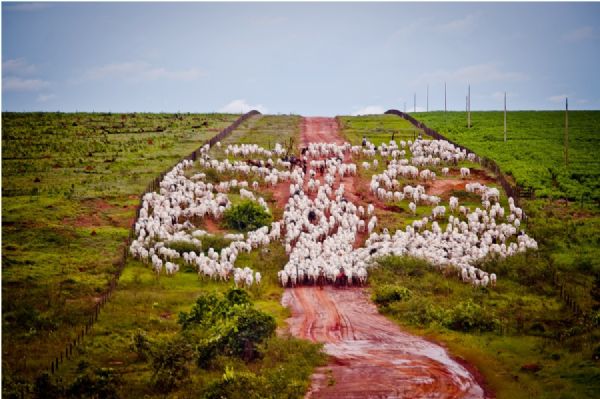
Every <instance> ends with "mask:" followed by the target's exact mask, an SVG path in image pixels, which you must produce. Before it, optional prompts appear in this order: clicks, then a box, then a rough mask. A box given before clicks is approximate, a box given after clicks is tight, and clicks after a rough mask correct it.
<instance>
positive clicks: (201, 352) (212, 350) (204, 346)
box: [196, 338, 223, 370]
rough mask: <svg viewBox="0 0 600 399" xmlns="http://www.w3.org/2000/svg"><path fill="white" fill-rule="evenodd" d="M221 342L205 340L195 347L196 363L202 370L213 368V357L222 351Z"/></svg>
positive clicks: (218, 340)
mask: <svg viewBox="0 0 600 399" xmlns="http://www.w3.org/2000/svg"><path fill="white" fill-rule="evenodd" d="M222 346H223V344H222V340H220V339H218V338H216V339H205V340H202V341H201V342H200V343H199V344H198V345H197V346H196V363H197V364H198V367H200V368H202V369H205V370H206V369H210V368H212V367H213V361H214V359H215V357H216V356H217V355H218V354H219V352H221V351H222V350H223V348H222Z"/></svg>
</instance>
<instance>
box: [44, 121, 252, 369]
mask: <svg viewBox="0 0 600 399" xmlns="http://www.w3.org/2000/svg"><path fill="white" fill-rule="evenodd" d="M259 114H260V112H258V111H256V110H252V111H250V112H247V113H245V114H243V115H242V116H240V117H239V118H238V119H236V120H235V122H233V123H232V124H231V125H229V126H228V127H226V128H225V129H223V130H222V131H220V132H219V133H218V134H217V135H215V136H214V137H212V138H211V139H209V140H207V141H205V142H204V143H202V145H201V146H200V147H198V148H197V149H196V150H194V151H192V152H191V153H190V154H189V155H187V156H185V157H183V158H181V159H180V160H179V161H177V164H179V163H180V162H181V161H183V160H192V161H195V160H196V159H197V158H198V156H199V155H200V154H201V150H202V147H204V146H205V145H207V144H208V145H210V146H211V147H212V146H213V145H214V144H215V143H217V142H218V141H221V140H223V139H224V138H225V137H227V136H228V135H230V134H231V132H233V131H234V130H235V129H237V128H238V127H239V126H240V125H241V124H242V123H243V122H245V121H246V120H248V119H249V118H251V117H252V116H254V115H259ZM171 169H172V168H169V169H167V170H165V171H164V172H162V173H161V174H160V175H159V176H157V177H156V178H154V180H152V181H151V182H150V183H148V185H147V186H146V189H145V190H144V192H143V193H142V194H140V196H139V203H138V205H137V207H136V210H135V220H137V219H138V218H139V216H140V209H141V208H142V202H143V197H144V195H145V194H146V193H149V192H155V191H158V190H159V188H160V182H161V181H162V179H163V178H164V177H165V175H166V174H167V173H169V171H170V170H171ZM134 237H135V222H134V223H132V224H131V227H130V229H129V235H128V237H127V239H126V240H125V242H124V244H125V245H124V247H123V251H122V253H121V258H120V259H119V262H118V263H117V270H116V271H115V273H114V274H113V275H112V277H111V279H110V281H109V283H108V287H107V289H106V291H105V292H104V293H103V294H102V296H100V298H99V299H98V301H97V302H96V304H95V305H94V307H93V308H92V310H91V312H90V315H89V317H88V319H87V321H86V323H85V324H84V325H83V326H81V327H77V330H76V331H75V338H73V339H72V340H71V342H69V343H68V344H66V345H65V348H64V350H62V351H61V352H60V354H58V355H57V356H56V357H55V358H54V359H53V360H52V362H51V363H50V366H49V367H48V371H49V372H50V373H51V374H54V373H55V372H56V371H58V369H59V367H60V365H61V364H62V363H63V362H64V361H66V360H69V359H70V358H71V357H73V349H75V348H77V347H78V346H79V345H81V344H82V343H83V341H84V338H85V336H86V335H87V334H88V333H89V332H90V330H91V329H92V327H93V325H94V323H95V322H96V321H97V320H98V316H99V314H100V310H101V309H102V308H103V307H104V305H106V303H107V302H108V301H109V299H110V298H111V297H112V295H113V293H114V291H115V289H116V288H117V283H118V281H119V278H120V277H121V273H122V272H123V269H124V268H125V264H126V262H127V256H128V250H129V245H130V244H131V242H132V240H133V238H134Z"/></svg>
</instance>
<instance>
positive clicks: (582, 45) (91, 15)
mask: <svg viewBox="0 0 600 399" xmlns="http://www.w3.org/2000/svg"><path fill="white" fill-rule="evenodd" d="M598 71H600V3H576V4H573V3H2V110H10V111H31V110H45V111H57V110H60V111H66V112H68V111H112V112H119V111H122V112H129V111H139V112H142V111H146V112H159V111H166V112H176V111H181V112H212V111H227V112H236V113H237V112H240V111H246V110H247V109H248V108H258V109H259V110H261V111H263V112H268V113H290V112H293V113H298V114H303V115H338V114H354V113H365V112H374V113H376V112H380V111H382V110H387V109H389V108H397V109H403V108H404V104H405V103H406V107H407V109H408V110H412V109H413V95H414V93H417V107H418V109H424V108H425V107H426V91H427V85H429V109H443V107H444V96H443V95H444V81H446V82H447V87H448V108H449V109H453V110H462V109H464V106H465V95H466V91H467V84H468V83H470V84H471V93H472V100H471V108H472V109H473V110H480V109H484V110H488V109H501V108H502V96H503V92H504V91H507V92H508V105H509V109H560V108H561V107H563V106H564V105H563V103H564V97H565V96H569V104H570V108H572V109H600V78H599V74H598Z"/></svg>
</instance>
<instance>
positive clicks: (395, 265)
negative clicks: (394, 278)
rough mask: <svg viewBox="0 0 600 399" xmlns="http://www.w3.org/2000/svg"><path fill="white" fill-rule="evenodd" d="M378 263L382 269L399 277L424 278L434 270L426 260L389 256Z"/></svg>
mask: <svg viewBox="0 0 600 399" xmlns="http://www.w3.org/2000/svg"><path fill="white" fill-rule="evenodd" d="M377 263H378V264H379V266H380V267H381V268H383V269H385V270H387V271H390V272H392V273H394V274H395V275H398V276H409V277H422V276H424V275H425V272H427V271H428V270H431V268H432V267H431V265H430V264H429V263H427V261H426V260H423V259H419V258H412V257H409V256H387V257H385V258H383V259H380V260H378V261H377Z"/></svg>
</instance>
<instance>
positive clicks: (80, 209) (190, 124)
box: [2, 113, 238, 377]
mask: <svg viewBox="0 0 600 399" xmlns="http://www.w3.org/2000/svg"><path fill="white" fill-rule="evenodd" d="M237 117H238V116H237V115H224V114H179V115H174V114H63V113H26V114H22V113H3V114H2V126H3V129H2V238H3V240H2V280H3V282H2V300H3V301H2V302H3V314H2V316H3V318H2V327H3V332H4V334H2V340H3V348H4V353H3V358H2V359H3V366H4V367H3V369H4V370H5V372H6V373H10V372H14V373H17V374H20V375H26V376H29V377H31V376H33V375H35V374H36V373H38V372H39V371H40V370H41V369H42V368H46V367H48V365H49V364H50V361H51V359H52V358H53V357H54V356H55V354H56V353H58V352H59V351H60V350H62V348H63V346H64V344H65V343H66V342H68V341H69V340H70V339H71V338H72V337H73V336H74V334H75V330H76V326H79V325H81V324H82V322H84V321H85V320H87V317H88V316H89V311H90V309H91V308H92V307H93V305H94V303H95V300H96V299H97V298H98V297H99V296H100V295H101V294H102V293H103V292H104V291H105V289H106V286H107V283H108V281H109V280H110V277H111V275H112V274H113V273H114V271H115V270H116V264H117V262H118V260H119V258H120V255H121V251H122V248H123V243H124V240H125V238H126V237H127V235H128V233H129V226H130V224H131V223H132V222H133V218H134V216H135V207H136V205H137V203H138V198H139V195H140V194H141V193H142V192H143V190H144V189H145V187H146V185H147V184H148V183H149V182H150V181H151V180H152V179H154V177H155V176H156V175H158V174H159V173H160V172H162V171H164V170H166V169H167V168H169V167H171V166H173V165H174V164H175V163H176V162H177V160H178V159H180V158H181V157H182V156H185V155H187V154H188V153H190V152H191V151H193V150H195V149H196V148H198V147H199V146H200V144H201V143H202V142H203V141H204V140H206V139H208V138H210V137H212V136H214V135H215V134H216V133H217V132H218V131H220V130H222V129H223V128H225V127H226V126H228V125H230V124H231V123H232V122H233V121H234V120H235V119H236V118H237Z"/></svg>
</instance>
